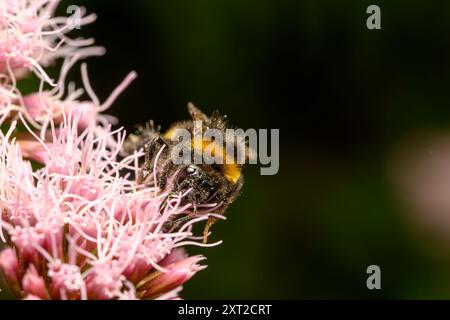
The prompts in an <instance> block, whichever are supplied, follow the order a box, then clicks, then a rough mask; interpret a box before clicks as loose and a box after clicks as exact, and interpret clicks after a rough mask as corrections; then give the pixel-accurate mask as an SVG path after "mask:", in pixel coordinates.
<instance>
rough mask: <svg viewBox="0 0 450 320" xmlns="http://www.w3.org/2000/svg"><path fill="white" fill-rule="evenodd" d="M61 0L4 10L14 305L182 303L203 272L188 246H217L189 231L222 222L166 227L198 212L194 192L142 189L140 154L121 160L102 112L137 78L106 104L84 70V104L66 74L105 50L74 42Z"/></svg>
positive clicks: (1, 263)
mask: <svg viewBox="0 0 450 320" xmlns="http://www.w3.org/2000/svg"><path fill="white" fill-rule="evenodd" d="M58 2H59V1H50V0H48V1H45V0H28V1H26V0H19V1H15V0H14V1H13V0H11V1H9V0H7V1H2V2H1V3H0V125H1V126H2V131H1V132H0V242H1V243H2V245H0V249H1V250H0V271H1V272H0V273H1V274H2V275H3V278H4V281H5V283H6V284H7V285H8V287H9V288H10V290H11V291H12V292H13V293H14V294H15V295H16V296H17V297H18V298H25V299H155V298H156V299H176V298H178V294H179V292H180V290H181V288H182V285H183V283H185V282H186V281H188V280H189V279H190V278H191V277H192V276H193V275H194V274H195V273H196V272H198V271H200V270H202V269H203V268H205V266H202V265H200V262H201V261H202V260H203V259H204V257H203V256H192V257H189V256H188V255H187V254H186V252H185V251H184V249H183V247H184V246H186V245H202V246H211V245H215V244H208V245H206V244H202V243H201V239H202V237H196V236H194V235H193V225H194V224H196V223H197V222H199V221H204V220H207V219H209V218H211V217H215V218H220V216H218V215H215V214H213V210H214V209H215V206H214V204H211V206H209V207H208V206H206V207H205V208H204V209H203V210H202V212H201V215H199V216H198V217H195V218H193V219H191V220H189V221H183V223H182V224H181V225H180V224H177V226H176V227H173V226H172V227H170V226H171V225H173V222H174V221H180V219H179V218H180V217H183V216H185V215H186V214H187V213H188V212H190V210H191V209H192V204H191V203H189V202H186V201H184V199H185V198H186V197H187V195H188V193H189V190H188V191H187V192H183V193H182V192H173V190H168V189H164V190H161V189H160V188H158V186H157V182H156V180H155V181H154V183H153V184H152V183H151V177H149V179H146V183H145V184H143V183H140V182H139V181H138V179H136V178H137V177H139V175H140V173H139V170H140V168H139V164H140V163H142V162H143V158H144V152H143V150H142V149H140V150H136V151H135V152H133V153H132V154H129V155H128V156H126V157H120V156H119V154H120V153H121V151H122V146H123V143H124V139H125V132H124V131H123V130H122V129H118V130H115V131H112V130H111V122H112V121H114V119H113V118H112V117H110V116H107V115H103V114H101V112H103V111H105V110H106V109H107V108H109V106H110V105H111V104H112V103H113V102H114V100H115V99H116V97H117V96H118V95H119V94H120V93H121V92H122V91H123V90H124V89H125V88H126V87H127V86H128V85H129V84H130V82H131V81H132V80H133V79H134V78H135V77H136V75H135V73H133V72H132V73H130V75H129V76H127V77H126V78H125V80H124V81H123V82H122V83H121V84H120V85H119V86H118V87H117V88H116V89H115V90H114V91H113V93H112V94H111V96H110V97H109V98H108V99H107V100H106V101H105V102H103V103H101V102H100V101H99V99H98V98H97V96H96V95H95V93H94V91H93V89H92V87H91V84H90V82H89V79H88V74H87V68H86V66H85V65H82V78H83V84H84V89H85V91H86V92H87V95H88V97H89V99H88V100H81V99H82V96H83V94H84V90H83V89H76V88H75V85H73V84H69V85H66V83H65V82H66V75H67V73H68V72H69V70H70V69H71V67H72V66H73V65H74V64H75V63H76V62H77V61H78V60H79V59H80V58H82V57H83V56H85V55H87V54H93V53H99V51H98V49H97V48H89V47H84V46H85V45H89V44H90V43H91V42H90V41H78V40H77V41H73V40H69V39H68V38H67V37H66V32H67V31H68V29H67V27H66V22H67V18H66V17H53V16H52V14H53V12H54V10H55V7H56V5H57V3H58ZM89 17H90V18H89ZM92 20H93V16H88V17H86V18H83V19H82V20H81V21H82V23H83V24H84V23H88V22H91V21H92ZM58 41H60V42H58ZM55 42H58V44H57V45H56V46H53V47H52V45H54V44H55ZM56 57H65V59H64V64H63V66H62V69H61V72H60V77H59V80H58V81H57V83H53V80H52V79H50V78H49V77H48V76H47V74H46V73H45V70H44V68H43V67H44V66H45V65H47V64H48V63H49V62H50V61H52V60H53V59H54V58H56ZM24 68H25V69H30V70H32V71H34V74H35V75H36V76H37V77H38V79H40V83H41V85H40V87H39V90H37V92H36V93H32V94H29V95H26V96H23V95H22V94H21V92H20V89H19V88H20V83H19V84H18V83H17V80H19V78H18V77H17V76H18V75H19V74H22V70H23V69H24ZM46 86H52V87H53V88H51V89H46V88H45V87H46ZM19 124H20V125H21V126H19ZM20 127H24V128H26V130H25V131H24V130H23V129H21V128H20ZM32 163H34V165H32ZM156 163H157V161H156V162H155V165H156ZM216 244H217V243H216Z"/></svg>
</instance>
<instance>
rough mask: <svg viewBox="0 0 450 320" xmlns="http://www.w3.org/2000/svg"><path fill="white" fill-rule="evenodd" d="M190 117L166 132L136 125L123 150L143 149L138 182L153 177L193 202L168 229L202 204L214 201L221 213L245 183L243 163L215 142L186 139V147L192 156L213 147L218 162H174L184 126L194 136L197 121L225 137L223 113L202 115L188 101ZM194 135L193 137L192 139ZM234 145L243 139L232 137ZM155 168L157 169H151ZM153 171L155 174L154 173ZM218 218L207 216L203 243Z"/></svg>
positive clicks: (164, 186) (239, 145)
mask: <svg viewBox="0 0 450 320" xmlns="http://www.w3.org/2000/svg"><path fill="white" fill-rule="evenodd" d="M187 109H188V112H189V115H190V117H191V119H189V120H185V121H179V122H176V123H174V124H172V125H171V126H170V127H169V129H168V130H167V131H166V132H164V133H163V132H161V128H160V127H156V126H155V125H154V123H153V121H150V122H148V123H147V124H146V125H145V126H141V127H138V131H137V134H132V135H130V136H129V137H128V138H127V140H126V141H125V143H124V151H125V153H131V152H132V151H134V150H137V149H140V148H144V153H145V160H144V162H143V164H142V166H141V170H140V173H139V177H138V181H139V182H140V183H145V181H146V180H148V178H152V177H153V176H155V177H156V181H153V183H155V182H156V184H157V186H158V187H159V188H160V189H162V190H165V189H168V190H171V194H184V193H186V196H185V197H184V198H183V202H184V204H187V203H189V204H191V205H192V212H191V213H190V214H187V215H186V216H185V217H182V218H178V219H177V220H175V221H171V222H169V223H167V225H166V227H167V228H173V227H174V226H176V225H180V224H181V222H183V221H186V220H189V219H191V218H193V217H194V216H195V215H196V214H197V212H198V208H199V206H201V205H204V204H211V203H216V204H218V208H217V211H216V213H218V214H220V215H223V214H224V213H225V211H226V209H227V208H228V206H229V205H230V204H231V203H233V202H234V201H235V200H236V198H237V197H238V196H239V194H240V192H241V190H242V186H243V184H244V176H243V174H242V164H238V162H237V161H234V160H236V159H235V156H234V155H233V156H232V157H231V161H230V157H229V156H228V154H227V149H226V148H224V147H223V145H215V143H216V142H215V141H211V140H203V138H201V139H202V141H200V143H195V142H194V141H188V142H185V143H188V146H187V147H188V148H189V149H190V150H191V151H192V158H191V160H193V159H194V157H195V156H196V155H198V154H199V153H203V151H204V149H205V148H206V147H208V148H210V150H211V149H212V151H213V152H212V153H213V154H214V153H215V154H216V155H217V154H218V155H220V157H219V158H222V160H225V161H221V162H220V163H217V162H213V163H211V161H210V162H208V163H204V162H202V163H199V164H196V163H195V162H194V161H192V162H189V163H182V164H176V163H175V162H174V161H173V157H172V156H171V155H172V151H173V148H174V147H175V146H176V145H177V143H179V141H178V140H176V139H175V136H176V132H177V130H179V129H183V130H185V131H187V132H189V133H190V134H191V135H192V136H194V137H195V132H194V131H195V124H196V123H200V124H201V126H202V129H204V130H208V129H215V130H216V131H217V130H218V131H219V132H221V133H222V136H223V137H226V133H225V131H226V129H227V128H228V124H227V120H226V116H221V115H220V114H219V113H218V112H214V113H213V114H212V115H211V116H207V115H206V114H204V113H203V112H202V111H201V110H200V109H199V108H197V107H196V106H194V105H193V104H192V103H189V104H188V107H187ZM194 139H196V138H193V140H194ZM233 144H235V145H236V148H242V147H246V146H245V141H243V140H239V139H236V140H233ZM154 170H156V172H154ZM155 173H156V174H155ZM217 220H218V219H217V218H215V217H209V218H208V220H207V222H206V225H205V227H204V230H203V242H204V243H206V242H207V239H208V235H209V231H210V228H211V226H212V225H213V224H214V223H215V222H217Z"/></svg>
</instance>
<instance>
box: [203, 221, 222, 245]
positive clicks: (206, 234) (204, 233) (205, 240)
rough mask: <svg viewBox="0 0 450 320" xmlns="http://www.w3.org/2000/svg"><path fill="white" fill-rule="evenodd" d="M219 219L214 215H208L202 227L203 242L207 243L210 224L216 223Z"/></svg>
mask: <svg viewBox="0 0 450 320" xmlns="http://www.w3.org/2000/svg"><path fill="white" fill-rule="evenodd" d="M218 220H219V219H217V218H214V217H209V218H208V221H206V225H205V228H204V229H203V243H208V235H209V230H210V229H211V226H212V225H213V224H214V223H216V222H217V221H218Z"/></svg>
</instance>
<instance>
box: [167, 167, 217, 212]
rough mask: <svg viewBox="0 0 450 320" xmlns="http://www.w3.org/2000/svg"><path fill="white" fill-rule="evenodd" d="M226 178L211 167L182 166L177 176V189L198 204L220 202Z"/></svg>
mask: <svg viewBox="0 0 450 320" xmlns="http://www.w3.org/2000/svg"><path fill="white" fill-rule="evenodd" d="M223 180H224V177H223V176H222V175H221V174H220V173H219V172H217V171H216V170H214V168H212V167H211V166H205V165H195V164H189V165H185V166H182V167H181V168H180V169H179V170H178V173H177V175H176V179H175V189H176V190H177V191H178V192H186V191H188V190H189V189H191V190H190V192H189V194H188V198H189V199H190V200H191V201H193V202H195V203H197V204H201V203H213V202H216V201H220V194H221V191H222V190H221V188H223V187H224V181H223Z"/></svg>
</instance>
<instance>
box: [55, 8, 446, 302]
mask: <svg viewBox="0 0 450 320" xmlns="http://www.w3.org/2000/svg"><path fill="white" fill-rule="evenodd" d="M70 4H83V5H86V6H87V8H88V11H89V12H96V13H97V14H98V16H99V18H98V21H97V22H96V23H95V24H94V25H92V26H89V27H86V28H83V29H82V30H81V32H82V34H83V35H85V36H92V37H95V38H96V39H97V42H98V44H100V45H102V46H105V47H106V48H107V49H108V52H107V54H106V56H105V57H103V58H91V59H89V60H88V62H89V67H90V73H91V80H92V82H93V86H94V88H95V89H96V91H97V92H98V93H99V96H100V97H102V98H103V99H104V98H106V97H107V95H108V93H109V92H110V91H111V90H112V89H113V87H114V86H115V85H116V84H117V83H118V82H119V81H120V80H121V79H122V77H123V76H124V75H125V74H126V73H127V72H128V71H130V70H136V71H137V72H138V74H139V78H138V80H137V81H136V82H135V83H134V84H133V85H132V86H131V87H130V88H129V90H127V92H126V93H125V94H124V95H123V96H122V97H121V98H120V99H119V100H118V101H117V103H116V104H115V105H114V107H113V108H112V109H111V110H110V111H111V113H112V114H115V115H118V116H119V117H120V119H121V121H122V124H124V125H125V126H126V127H127V128H129V129H132V128H133V125H134V124H136V123H142V122H144V121H146V120H148V119H154V120H155V121H156V122H157V123H160V124H161V125H163V127H167V126H168V125H169V124H170V123H171V122H172V121H175V120H180V119H184V118H186V117H187V112H186V109H185V106H186V103H187V102H188V101H193V102H195V103H196V104H197V105H198V106H200V107H202V108H203V109H204V110H205V111H206V112H212V111H213V110H215V109H219V110H220V111H221V112H222V113H226V114H227V115H228V116H229V119H230V122H231V123H232V124H233V125H235V126H238V127H241V128H279V129H280V137H281V150H280V162H281V164H280V171H279V173H278V174H277V175H275V176H261V175H259V169H258V167H257V166H250V167H248V168H247V170H246V171H245V173H246V178H247V182H246V185H245V187H244V192H243V194H242V196H241V197H240V198H239V199H238V200H237V201H236V202H235V204H233V205H232V206H231V207H230V209H229V211H228V218H229V219H228V221H226V222H222V223H219V224H217V225H216V226H215V227H214V229H213V231H214V233H213V235H212V239H213V240H215V239H223V240H224V244H223V245H222V246H219V247H215V248H212V249H200V250H199V249H196V248H192V249H191V252H192V253H197V252H202V253H204V254H205V255H206V256H207V257H208V260H207V263H208V265H209V267H208V268H207V269H206V270H205V271H202V272H201V273H199V274H198V275H197V276H196V277H195V278H194V279H193V280H191V281H190V282H189V283H188V284H186V286H185V290H184V292H183V297H185V298H188V299H189V298H207V299H211V298H275V299H292V298H450V246H449V243H447V242H444V241H439V240H436V239H434V236H433V235H432V234H425V233H422V232H418V231H417V226H416V225H415V224H414V223H411V221H410V219H408V216H409V215H408V212H406V211H405V209H404V206H402V205H401V204H400V203H399V201H398V199H397V198H396V196H395V194H394V192H393V190H392V187H391V184H390V182H389V179H388V176H387V158H388V155H389V152H390V150H391V148H392V147H393V146H394V145H395V143H396V142H397V141H398V139H400V138H401V137H403V136H404V135H407V134H409V133H414V132H419V131H422V130H431V129H437V128H439V129H446V128H448V127H449V126H450V108H449V101H450V90H449V89H450V2H449V1H433V2H431V1H355V0H353V1H323V0H322V1H317V0H310V1H300V0H298V1H287V0H282V1H275V0H271V1H265V0H190V1H167V0H165V1H162V0H161V1H155V0H146V1H143V0H140V1H138V0H127V1H106V0H96V1H94V0H89V1H88V0H84V1H74V0H71V1H63V6H62V8H64V7H65V6H68V5H70ZM370 4H377V5H379V6H380V7H381V10H382V29H381V30H377V31H369V30H368V29H367V28H366V18H367V16H368V15H367V14H366V8H367V6H368V5H370ZM73 73H75V72H73ZM449 166H450V163H449ZM449 196H450V190H449ZM449 214H450V213H449ZM449 231H450V230H449ZM371 264H377V265H379V266H380V267H381V271H382V290H379V291H376V290H375V291H369V290H368V289H367V288H366V278H367V275H366V268H367V266H368V265H371Z"/></svg>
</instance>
